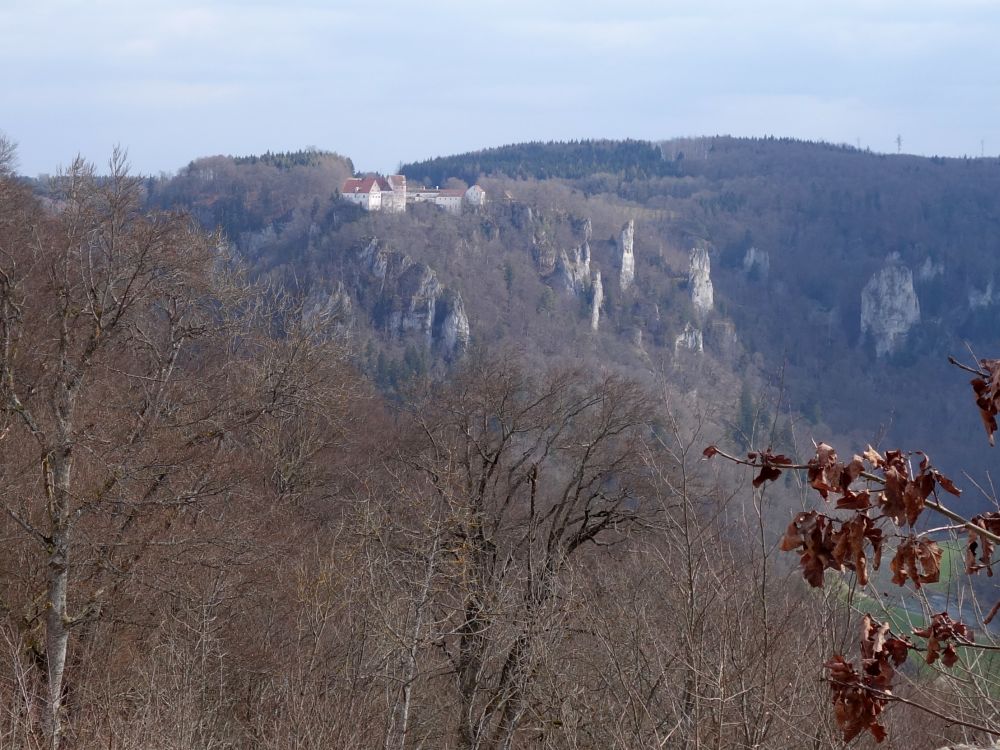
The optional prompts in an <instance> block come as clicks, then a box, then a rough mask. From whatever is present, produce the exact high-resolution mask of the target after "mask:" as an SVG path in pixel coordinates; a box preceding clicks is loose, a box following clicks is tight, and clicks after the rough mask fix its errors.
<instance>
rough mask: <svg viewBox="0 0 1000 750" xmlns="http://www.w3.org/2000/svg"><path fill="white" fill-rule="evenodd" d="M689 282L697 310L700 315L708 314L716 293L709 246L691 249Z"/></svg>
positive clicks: (692, 301)
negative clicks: (713, 285)
mask: <svg viewBox="0 0 1000 750" xmlns="http://www.w3.org/2000/svg"><path fill="white" fill-rule="evenodd" d="M688 284H689V286H690V288H691V304H692V305H694V309H695V312H697V313H698V314H699V315H705V314H707V313H708V312H709V311H710V310H711V309H712V307H713V305H714V304H715V295H714V290H713V288H712V262H711V260H709V257H708V248H707V247H705V246H703V245H699V246H698V247H696V248H694V249H693V250H692V251H691V259H690V264H689V268H688Z"/></svg>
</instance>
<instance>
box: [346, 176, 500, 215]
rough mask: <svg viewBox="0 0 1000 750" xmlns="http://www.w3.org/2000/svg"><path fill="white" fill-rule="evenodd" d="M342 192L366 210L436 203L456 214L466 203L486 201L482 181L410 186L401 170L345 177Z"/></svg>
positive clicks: (476, 204)
mask: <svg viewBox="0 0 1000 750" xmlns="http://www.w3.org/2000/svg"><path fill="white" fill-rule="evenodd" d="M340 194H341V196H343V198H344V199H345V200H349V201H351V203H356V204H358V205H359V206H361V207H362V208H363V209H365V210H366V211H389V212H391V213H402V212H403V211H405V210H406V205H407V204H408V203H433V204H434V205H435V206H440V207H441V208H443V209H444V210H445V211H448V212H449V213H454V214H458V213H461V212H462V204H463V203H465V204H468V205H469V206H473V207H479V206H483V205H485V204H486V191H485V190H483V189H482V188H481V187H479V185H473V186H472V187H470V188H469V189H468V190H462V189H450V188H446V189H441V188H426V187H422V186H420V185H416V186H414V187H413V189H411V190H407V187H406V177H405V176H404V175H401V174H391V175H389V176H388V177H382V176H381V175H367V176H365V177H350V178H348V179H347V180H345V181H344V184H343V186H342V187H341V188H340Z"/></svg>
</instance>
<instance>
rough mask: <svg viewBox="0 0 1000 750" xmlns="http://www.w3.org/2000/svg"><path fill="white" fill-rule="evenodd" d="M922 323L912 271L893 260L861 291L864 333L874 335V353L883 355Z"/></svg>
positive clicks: (893, 349)
mask: <svg viewBox="0 0 1000 750" xmlns="http://www.w3.org/2000/svg"><path fill="white" fill-rule="evenodd" d="M919 322H920V303H919V301H918V300H917V293H916V291H915V290H914V289H913V272H912V271H910V269H909V268H906V267H905V266H903V265H901V264H899V263H897V262H894V261H893V260H891V259H890V261H889V263H888V264H887V265H886V266H885V268H883V269H882V270H881V271H878V272H876V273H875V275H874V276H872V277H871V279H870V280H869V281H868V283H867V284H865V288H864V289H862V290H861V335H862V336H871V338H872V340H873V341H874V342H875V355H876V356H878V357H882V356H885V355H886V354H891V353H892V352H895V351H898V350H899V349H900V347H902V345H903V344H904V343H905V341H906V334H907V333H909V331H910V329H911V328H913V326H915V325H916V324H917V323H919Z"/></svg>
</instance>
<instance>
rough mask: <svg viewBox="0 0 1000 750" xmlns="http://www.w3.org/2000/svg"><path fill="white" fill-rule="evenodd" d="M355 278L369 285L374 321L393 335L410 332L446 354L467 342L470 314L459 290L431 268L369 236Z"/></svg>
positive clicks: (457, 352) (458, 351) (451, 354)
mask: <svg viewBox="0 0 1000 750" xmlns="http://www.w3.org/2000/svg"><path fill="white" fill-rule="evenodd" d="M359 261H360V266H361V270H362V275H361V277H360V278H359V281H360V282H361V283H362V285H363V286H365V287H366V288H367V290H368V294H367V295H366V296H367V297H368V299H369V304H370V307H371V314H372V318H373V320H374V322H375V324H376V325H377V326H379V327H381V328H383V330H385V331H386V332H387V333H389V334H390V335H392V336H405V335H411V334H415V335H417V336H418V337H419V338H420V339H422V340H423V342H424V343H425V345H426V346H427V347H432V346H437V347H438V348H439V350H440V351H441V353H442V354H443V355H444V356H445V357H448V358H451V357H454V356H457V355H460V354H461V353H462V352H463V351H464V350H465V348H466V346H467V345H468V342H469V318H468V315H466V312H465V304H464V302H463V301H462V296H461V294H460V293H459V292H457V291H455V290H450V289H447V288H446V287H445V286H444V285H443V284H442V283H441V282H440V281H439V280H438V277H437V274H436V273H435V272H434V270H433V269H432V268H431V267H430V266H428V265H427V264H425V263H417V262H414V261H413V259H412V258H410V257H409V256H408V255H406V254H405V253H402V252H399V251H398V250H390V249H388V248H386V247H384V246H382V244H381V243H380V242H379V241H378V239H373V240H371V242H369V243H368V245H367V246H366V247H365V249H364V250H363V251H362V252H361V254H360V256H359Z"/></svg>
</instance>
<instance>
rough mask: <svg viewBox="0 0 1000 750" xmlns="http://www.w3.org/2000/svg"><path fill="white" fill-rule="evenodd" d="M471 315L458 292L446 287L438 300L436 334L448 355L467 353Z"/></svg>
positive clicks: (454, 355)
mask: <svg viewBox="0 0 1000 750" xmlns="http://www.w3.org/2000/svg"><path fill="white" fill-rule="evenodd" d="M469 330H470V329H469V316H468V315H466V314H465V303H464V302H463V301H462V295H461V294H459V293H458V292H455V291H452V290H450V289H446V290H445V291H444V293H443V294H442V295H441V297H440V299H438V301H437V312H436V314H435V335H436V337H437V339H438V340H439V341H440V342H441V348H442V349H443V350H444V352H445V354H446V355H447V356H448V357H456V356H460V355H462V354H464V353H465V350H466V349H467V348H468V346H469Z"/></svg>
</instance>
